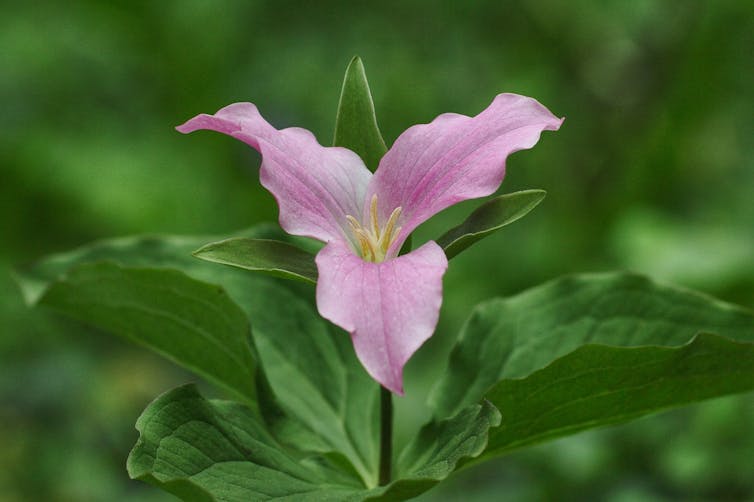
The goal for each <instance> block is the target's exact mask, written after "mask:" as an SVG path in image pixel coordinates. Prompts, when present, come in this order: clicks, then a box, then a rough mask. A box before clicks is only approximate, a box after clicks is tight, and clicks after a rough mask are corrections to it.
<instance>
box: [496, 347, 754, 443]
mask: <svg viewBox="0 0 754 502" xmlns="http://www.w3.org/2000/svg"><path fill="white" fill-rule="evenodd" d="M751 390H754V343H739V342H734V341H732V340H730V339H728V338H723V337H720V336H717V335H704V334H702V335H699V336H698V337H696V338H694V340H693V341H692V342H691V343H689V344H687V345H684V346H682V347H676V348H670V347H637V348H616V347H607V346H604V345H586V346H583V347H581V348H579V349H576V350H575V351H574V352H572V353H570V354H568V355H567V356H564V357H562V358H561V359H558V360H556V361H555V362H553V363H552V364H551V365H549V366H547V367H546V368H544V369H542V370H540V371H537V372H535V373H534V374H532V375H530V376H529V377H527V378H524V379H504V380H502V381H501V382H500V383H499V384H497V385H495V386H494V387H493V388H492V389H491V390H490V391H489V392H488V393H487V398H488V399H490V401H492V402H493V403H495V405H496V406H498V407H500V409H501V410H503V412H504V414H505V420H504V421H503V423H502V426H501V427H500V428H498V429H496V430H494V431H493V433H492V434H491V436H490V444H489V449H488V451H487V452H485V455H484V458H489V457H492V456H495V455H499V454H502V453H504V452H507V451H509V450H512V449H516V448H520V447H522V446H526V445H530V444H534V443H539V442H542V441H545V440H548V439H553V438H556V437H560V436H565V435H568V434H574V433H576V432H579V431H582V430H585V429H590V428H593V427H598V426H603V425H609V424H615V423H620V422H625V421H628V420H631V419H633V418H636V417H640V416H642V415H646V414H648V413H653V412H656V411H659V410H664V409H667V408H670V407H675V406H680V405H684V404H688V403H693V402H695V401H700V400H702V399H709V398H713V397H719V396H723V395H726V394H733V393H737V392H747V391H751Z"/></svg>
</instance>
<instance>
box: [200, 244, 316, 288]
mask: <svg viewBox="0 0 754 502" xmlns="http://www.w3.org/2000/svg"><path fill="white" fill-rule="evenodd" d="M193 254H194V256H196V257H197V258H200V259H202V260H207V261H211V262H214V263H222V264H225V265H231V266H234V267H239V268H243V269H246V270H252V271H256V272H266V273H269V274H271V275H274V276H277V277H283V278H286V279H299V280H302V281H305V282H310V283H316V282H317V266H316V264H315V263H314V256H312V255H311V254H309V253H307V252H306V251H304V250H302V249H300V248H297V247H296V246H293V245H291V244H288V243H287V242H281V241H275V240H269V239H250V238H245V237H234V238H230V239H224V240H221V241H219V242H212V243H210V244H206V245H204V246H202V247H201V248H199V249H197V250H196V251H194V253H193Z"/></svg>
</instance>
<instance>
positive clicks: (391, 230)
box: [346, 195, 403, 263]
mask: <svg viewBox="0 0 754 502" xmlns="http://www.w3.org/2000/svg"><path fill="white" fill-rule="evenodd" d="M402 211H403V209H402V208H400V207H396V208H395V209H393V212H392V213H390V217H389V218H388V220H387V222H386V223H385V227H384V230H381V229H380V221H379V215H378V214H377V195H373V196H372V200H371V201H370V203H369V216H368V220H369V221H368V223H366V225H362V224H361V222H359V220H357V219H356V218H354V217H353V216H351V215H350V214H349V215H346V221H347V222H348V226H350V227H351V232H352V234H353V236H354V237H355V241H356V242H355V243H354V244H355V245H356V247H357V248H359V249H356V251H357V252H360V254H361V257H362V258H363V259H364V260H366V261H371V262H374V263H379V262H381V261H383V260H385V255H386V254H387V252H388V249H390V245H391V244H392V243H393V242H395V237H396V236H397V235H398V234H399V233H400V231H401V228H402V227H397V228H396V227H395V225H396V223H397V222H398V219H399V218H400V216H401V212H402ZM370 227H371V228H370Z"/></svg>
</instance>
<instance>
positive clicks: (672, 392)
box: [430, 273, 754, 456]
mask: <svg viewBox="0 0 754 502" xmlns="http://www.w3.org/2000/svg"><path fill="white" fill-rule="evenodd" d="M700 333H715V334H718V335H721V336H724V337H726V338H721V337H710V336H702V337H699V338H697V339H696V340H695V341H694V342H693V343H691V341H692V340H694V339H695V338H694V337H695V336H696V335H698V334H700ZM752 342H754V315H753V314H752V313H751V312H749V311H747V310H745V309H742V308H740V307H736V306H733V305H729V304H726V303H723V302H721V301H718V300H715V299H713V298H709V297H707V296H704V295H701V294H698V293H694V292H690V291H687V290H682V289H677V288H673V287H668V286H663V285H659V284H656V283H654V282H651V281H649V280H648V279H646V278H643V277H640V276H636V275H631V274H620V273H617V274H615V273H614V274H594V275H584V276H575V277H567V278H563V279H558V280H555V281H552V282H550V283H547V284H544V285H542V286H539V287H536V288H533V289H531V290H528V291H525V292H523V293H521V294H519V295H516V296H513V297H511V298H507V299H496V300H492V301H489V302H485V303H483V304H481V305H480V306H478V307H477V308H476V309H475V311H474V313H473V314H472V316H471V317H470V318H469V320H468V321H467V322H466V324H465V326H464V328H463V330H462V332H461V335H460V338H459V341H458V344H457V346H456V347H455V349H454V350H453V352H452V354H451V357H450V361H449V367H448V371H447V372H446V374H445V375H444V377H443V379H442V380H441V381H440V382H438V384H437V386H436V387H435V388H434V389H433V392H432V393H431V396H430V403H431V405H432V406H433V407H434V409H435V413H436V415H437V416H439V417H442V416H449V415H452V414H454V413H456V412H457V411H458V410H459V409H462V408H464V407H465V406H467V405H468V404H469V403H472V402H476V401H478V400H479V399H481V398H482V397H483V396H486V397H487V398H488V399H490V400H491V401H492V402H493V404H495V405H496V406H498V407H499V409H500V410H501V413H502V416H503V419H502V425H501V426H500V428H499V429H496V430H495V431H494V432H493V433H492V436H491V439H490V452H489V454H493V453H496V452H500V451H503V450H505V449H508V448H510V447H513V446H514V445H523V444H528V443H531V442H535V441H540V440H544V439H547V438H552V437H557V436H560V435H564V434H568V433H571V432H575V431H576V430H581V429H584V428H587V427H596V426H599V425H604V424H609V423H615V422H618V421H623V420H627V419H629V418H632V417H636V416H639V415H642V414H646V413H650V412H652V411H656V410H659V409H663V408H667V407H671V406H677V405H681V404H685V403H688V402H691V401H694V400H700V399H706V398H709V397H714V396H721V395H724V394H729V393H732V392H742V391H745V390H748V389H751V388H754V354H753V353H752V351H751V345H750V344H751V343H752ZM584 345H587V346H586V347H584ZM592 345H599V346H592ZM642 358H643V359H642ZM553 361H555V362H553ZM543 368H544V369H543ZM538 370H541V371H539V372H538ZM681 387H683V389H681ZM548 407H551V408H548ZM545 412H546V413H547V414H545ZM560 413H562V415H561V414H560ZM561 422H562V423H561ZM558 424H560V425H558ZM485 456H487V454H485Z"/></svg>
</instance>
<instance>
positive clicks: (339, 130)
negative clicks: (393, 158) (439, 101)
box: [333, 56, 387, 171]
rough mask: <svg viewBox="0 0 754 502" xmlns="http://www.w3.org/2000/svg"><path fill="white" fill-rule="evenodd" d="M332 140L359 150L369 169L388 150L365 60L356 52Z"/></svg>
mask: <svg viewBox="0 0 754 502" xmlns="http://www.w3.org/2000/svg"><path fill="white" fill-rule="evenodd" d="M333 144H334V145H335V146H343V147H345V148H348V149H349V150H353V151H354V152H356V153H358V154H359V156H360V157H361V159H362V160H363V161H364V164H366V166H367V167H368V168H369V169H370V170H371V171H374V170H375V169H377V166H378V165H379V163H380V159H381V158H382V156H383V155H384V154H385V152H386V151H387V147H386V146H385V140H383V139H382V134H380V128H379V126H378V125H377V117H376V115H375V113H374V103H373V102H372V93H371V92H370V91H369V83H367V76H366V73H364V64H363V63H362V62H361V59H360V58H359V57H358V56H356V57H354V58H353V59H352V60H351V63H350V64H349V65H348V68H347V69H346V75H345V77H344V78H343V88H342V89H341V91H340V102H339V103H338V113H337V115H336V117H335V138H334V139H333Z"/></svg>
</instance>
